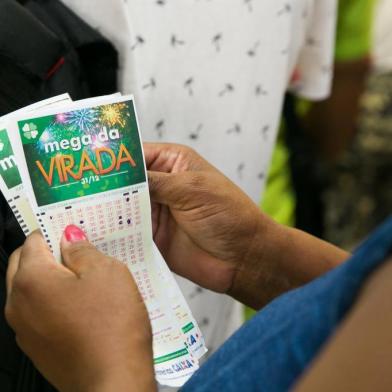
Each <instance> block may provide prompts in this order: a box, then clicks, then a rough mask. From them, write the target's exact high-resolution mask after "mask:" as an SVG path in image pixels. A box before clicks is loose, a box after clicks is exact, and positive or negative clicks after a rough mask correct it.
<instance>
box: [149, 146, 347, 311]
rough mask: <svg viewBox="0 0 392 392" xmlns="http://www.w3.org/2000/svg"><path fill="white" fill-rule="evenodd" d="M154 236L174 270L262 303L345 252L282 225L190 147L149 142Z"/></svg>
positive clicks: (340, 258) (329, 265)
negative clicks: (262, 210) (263, 211)
mask: <svg viewBox="0 0 392 392" xmlns="http://www.w3.org/2000/svg"><path fill="white" fill-rule="evenodd" d="M144 149H145V156H146V162H147V167H148V170H149V181H150V191H151V197H152V201H153V205H152V208H153V229H154V239H155V241H156V243H157V245H158V246H159V248H160V250H161V251H162V253H163V255H164V257H165V259H166V260H167V262H168V263H169V266H170V267H171V269H172V270H173V271H174V272H176V273H178V274H179V275H182V276H184V277H185V278H188V279H190V280H192V281H193V282H195V283H196V284H199V285H201V286H203V287H205V288H208V289H211V290H214V291H217V292H220V293H226V294H229V295H231V296H233V297H234V298H236V299H238V300H240V301H241V302H243V303H245V304H246V305H249V306H252V307H254V308H261V307H262V306H264V305H265V304H267V303H268V302H269V301H271V300H272V299H273V298H274V297H276V296H278V295H280V294H281V293H283V292H285V291H287V290H290V289H292V288H295V287H298V286H300V285H302V284H305V283H307V282H309V281H310V280H312V279H314V278H316V277H317V276H319V275H321V274H322V273H324V272H326V271H328V270H329V269H331V268H333V267H335V266H336V265H338V264H339V263H341V262H342V261H343V260H345V259H346V258H347V257H348V254H347V253H346V252H344V251H343V250H341V249H338V248H336V247H335V246H333V245H331V244H328V243H326V242H324V241H321V240H319V239H317V238H315V237H312V236H310V235H308V234H305V233H303V232H301V231H298V230H295V229H290V228H287V227H284V226H281V225H279V224H277V223H275V222H274V221H272V220H271V219H270V218H268V217H267V216H266V215H264V214H262V213H261V212H260V211H259V209H258V207H257V206H256V205H255V204H254V203H253V202H252V201H251V200H250V199H249V198H248V197H247V196H246V195H245V194H244V193H243V192H242V191H241V190H240V189H239V188H238V187H237V186H235V185H234V184H233V183H232V182H231V181H230V180H229V179H227V178H226V177H225V176H224V175H223V174H222V173H220V172H219V171H218V170H217V169H215V168H214V167H213V166H212V165H210V164H209V163H208V162H207V161H205V160H204V159H203V158H201V157H200V156H199V155H198V154H197V153H195V152H194V151H193V150H191V149H189V148H187V147H184V146H178V145H171V144H149V143H147V144H145V146H144Z"/></svg>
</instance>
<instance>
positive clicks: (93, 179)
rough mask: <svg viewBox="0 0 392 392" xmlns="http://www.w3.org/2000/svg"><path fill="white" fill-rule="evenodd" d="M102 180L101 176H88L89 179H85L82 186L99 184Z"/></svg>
mask: <svg viewBox="0 0 392 392" xmlns="http://www.w3.org/2000/svg"><path fill="white" fill-rule="evenodd" d="M100 180H101V177H100V176H88V177H83V178H82V179H81V180H80V182H81V184H82V185H90V184H92V183H93V182H98V181H100Z"/></svg>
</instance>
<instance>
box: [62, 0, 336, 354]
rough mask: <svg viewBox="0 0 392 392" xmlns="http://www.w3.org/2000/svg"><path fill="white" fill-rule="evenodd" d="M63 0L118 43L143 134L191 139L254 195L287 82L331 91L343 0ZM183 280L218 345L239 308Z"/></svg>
mask: <svg viewBox="0 0 392 392" xmlns="http://www.w3.org/2000/svg"><path fill="white" fill-rule="evenodd" d="M65 3H66V4H68V5H69V6H71V8H73V9H74V10H75V11H76V12H77V13H78V14H79V15H80V16H81V17H82V18H84V19H85V20H86V21H87V22H88V23H90V24H91V25H92V26H93V27H95V28H97V29H98V30H100V31H101V32H102V33H103V34H104V35H105V36H106V37H108V38H109V39H111V40H112V42H113V43H114V44H115V45H116V47H117V49H118V50H119V53H120V63H121V70H120V81H121V89H122V92H123V93H132V94H134V95H135V98H136V104H137V109H138V114H139V121H140V126H141V133H142V136H143V139H144V140H151V141H165V142H176V143H184V144H187V145H190V146H192V147H193V148H195V149H196V150H197V151H198V152H199V153H201V154H202V155H203V156H204V157H205V158H206V159H208V160H209V161H210V162H211V163H213V164H214V165H215V166H217V167H218V168H219V169H220V170H221V171H223V172H224V173H225V174H226V175H227V176H228V177H229V178H231V179H232V180H233V181H234V182H235V183H236V184H238V185H239V186H240V187H241V188H242V189H243V190H244V191H245V192H247V193H248V194H249V195H250V196H251V197H252V198H253V200H255V201H257V200H258V199H259V197H260V195H261V192H262V189H263V186H264V181H265V177H266V172H267V168H268V164H269V161H270V157H271V154H272V151H273V146H274V143H275V138H276V133H277V128H278V124H279V121H280V116H281V108H282V102H283V98H284V94H285V92H286V90H287V89H288V88H289V87H291V88H292V89H294V90H295V91H297V92H298V93H299V94H301V95H302V96H304V97H306V98H309V99H321V98H324V97H326V96H327V95H328V93H329V88H330V81H331V74H332V71H331V70H332V62H333V48H334V30H335V21H336V2H335V0H111V1H110V2H109V1H107V0H65ZM294 71H295V72H294ZM293 74H294V75H295V77H294V78H293V77H292V76H293ZM290 81H293V85H292V86H289V85H290ZM180 285H181V288H182V290H183V292H184V294H185V296H186V297H187V300H188V301H189V304H190V306H191V308H192V310H193V312H194V315H195V317H196V319H197V320H198V321H199V322H200V324H201V328H202V329H203V332H204V334H205V337H206V341H207V345H208V346H209V348H210V352H212V351H213V350H214V349H215V348H217V347H218V346H219V345H220V344H221V343H222V342H223V340H224V339H225V338H226V337H227V336H228V335H229V334H230V333H232V332H233V331H234V330H235V328H237V327H238V326H239V325H240V323H241V321H242V314H241V309H240V308H239V307H238V306H237V305H235V304H234V302H233V301H232V300H231V299H230V298H227V297H225V296H222V295H218V294H214V293H211V292H208V291H207V290H203V289H201V288H199V287H197V286H195V285H194V284H192V283H190V282H185V281H184V280H181V282H180ZM236 306H237V307H236Z"/></svg>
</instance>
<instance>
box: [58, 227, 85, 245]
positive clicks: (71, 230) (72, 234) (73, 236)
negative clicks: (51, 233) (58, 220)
mask: <svg viewBox="0 0 392 392" xmlns="http://www.w3.org/2000/svg"><path fill="white" fill-rule="evenodd" d="M64 237H65V239H66V240H67V241H68V242H79V241H87V237H86V234H84V231H83V230H81V229H79V227H78V226H75V225H68V226H67V227H66V228H65V230H64Z"/></svg>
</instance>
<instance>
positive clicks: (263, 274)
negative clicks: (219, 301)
mask: <svg viewBox="0 0 392 392" xmlns="http://www.w3.org/2000/svg"><path fill="white" fill-rule="evenodd" d="M284 229H285V228H284V227H283V226H281V225H279V224H277V223H276V222H274V221H273V220H272V219H270V218H269V217H268V216H266V215H264V214H262V213H259V215H258V220H257V224H256V225H255V229H254V231H253V234H252V238H251V241H250V242H249V245H248V247H247V249H246V250H244V252H243V254H242V255H241V260H240V262H239V263H238V268H237V270H236V273H235V276H234V279H233V284H232V287H231V288H230V290H229V293H228V294H229V295H230V296H232V297H234V298H235V299H237V300H238V301H240V302H242V303H243V304H245V305H248V306H250V307H252V308H255V309H259V308H260V307H261V306H263V305H264V304H266V303H267V302H269V301H270V300H271V299H272V298H273V297H275V296H276V291H277V290H276V288H277V287H280V288H283V287H286V286H287V284H286V283H285V280H286V278H285V276H283V275H282V274H281V273H279V271H278V264H277V263H276V260H275V255H273V253H274V252H275V253H276V242H277V239H278V238H280V237H284V236H285V233H284Z"/></svg>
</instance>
